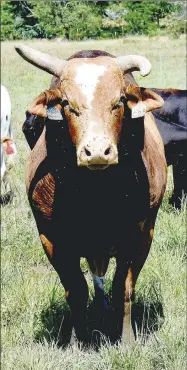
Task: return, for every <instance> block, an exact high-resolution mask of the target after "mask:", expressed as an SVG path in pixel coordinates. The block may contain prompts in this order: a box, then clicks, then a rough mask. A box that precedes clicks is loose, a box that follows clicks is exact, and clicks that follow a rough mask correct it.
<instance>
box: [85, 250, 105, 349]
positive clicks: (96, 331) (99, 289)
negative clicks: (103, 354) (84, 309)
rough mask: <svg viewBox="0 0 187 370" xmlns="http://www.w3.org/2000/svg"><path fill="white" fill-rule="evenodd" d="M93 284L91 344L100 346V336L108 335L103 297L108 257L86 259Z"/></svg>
mask: <svg viewBox="0 0 187 370" xmlns="http://www.w3.org/2000/svg"><path fill="white" fill-rule="evenodd" d="M87 261H88V263H89V267H90V270H91V272H92V278H93V283H94V290H95V297H94V300H93V304H92V310H91V312H92V315H91V332H92V337H91V338H92V343H93V344H95V345H100V343H101V339H102V336H101V333H102V335H103V334H105V335H107V336H108V335H109V330H108V325H107V318H108V313H109V310H108V308H109V307H108V303H107V300H106V298H105V295H104V281H105V274H106V271H107V267H108V263H109V256H107V255H104V256H102V254H101V255H100V256H99V257H94V258H93V257H92V258H87Z"/></svg>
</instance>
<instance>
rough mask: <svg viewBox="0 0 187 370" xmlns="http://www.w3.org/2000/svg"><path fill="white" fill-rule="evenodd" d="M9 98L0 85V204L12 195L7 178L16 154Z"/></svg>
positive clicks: (6, 201) (3, 87) (4, 88)
mask: <svg viewBox="0 0 187 370" xmlns="http://www.w3.org/2000/svg"><path fill="white" fill-rule="evenodd" d="M10 121H11V100H10V95H9V93H8V91H7V89H6V87H5V86H3V85H1V185H2V183H4V186H5V195H3V196H1V199H0V201H1V204H5V203H8V201H9V200H10V199H11V198H12V197H13V192H12V190H11V185H10V180H9V170H10V168H11V167H12V166H13V165H14V161H15V156H16V154H17V149H16V145H15V143H14V141H13V135H12V128H11V122H10Z"/></svg>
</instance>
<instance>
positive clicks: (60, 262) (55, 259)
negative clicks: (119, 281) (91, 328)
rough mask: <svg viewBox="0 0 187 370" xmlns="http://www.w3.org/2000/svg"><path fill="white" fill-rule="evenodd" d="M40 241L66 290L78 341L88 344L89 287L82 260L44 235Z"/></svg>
mask: <svg viewBox="0 0 187 370" xmlns="http://www.w3.org/2000/svg"><path fill="white" fill-rule="evenodd" d="M59 235H60V234H59ZM40 239H41V241H42V244H43V247H44V250H45V252H46V254H47V256H48V258H49V261H50V262H51V264H52V265H53V267H54V268H55V270H56V271H57V273H58V275H59V277H60V280H61V283H62V285H63V287H64V289H65V295H66V300H67V302H68V304H69V306H70V309H71V313H72V321H73V326H74V328H75V333H76V336H77V339H78V340H79V341H81V342H84V343H86V342H88V334H87V328H86V309H87V301H88V286H87V283H86V280H85V278H84V275H83V273H82V270H81V268H80V258H76V257H74V256H73V255H71V256H70V254H69V253H68V252H69V248H68V246H67V245H66V249H65V250H64V251H63V252H62V246H61V245H60V246H59V245H53V244H52V243H51V241H50V240H49V237H46V234H44V233H40Z"/></svg>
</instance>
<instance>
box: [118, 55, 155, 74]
mask: <svg viewBox="0 0 187 370" xmlns="http://www.w3.org/2000/svg"><path fill="white" fill-rule="evenodd" d="M116 63H117V64H118V65H119V67H120V68H121V70H122V71H123V72H133V71H140V74H141V76H147V75H148V74H149V73H150V72H151V63H150V61H149V60H148V59H147V58H145V57H142V56H140V55H125V56H120V57H117V58H116Z"/></svg>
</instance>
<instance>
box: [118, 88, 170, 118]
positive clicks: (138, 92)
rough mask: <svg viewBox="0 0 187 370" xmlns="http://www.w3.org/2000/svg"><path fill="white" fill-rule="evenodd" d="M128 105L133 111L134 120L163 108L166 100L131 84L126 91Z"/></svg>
mask: <svg viewBox="0 0 187 370" xmlns="http://www.w3.org/2000/svg"><path fill="white" fill-rule="evenodd" d="M125 95H126V98H127V105H128V107H129V108H130V109H131V110H132V118H138V117H142V116H144V115H145V113H146V112H150V111H152V110H154V109H158V108H161V107H162V106H163V105H164V100H163V99H162V98H161V97H160V96H159V95H158V94H156V93H155V92H153V91H151V90H149V89H146V88H144V87H139V86H136V85H133V84H129V85H128V86H127V87H126V89H125Z"/></svg>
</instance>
